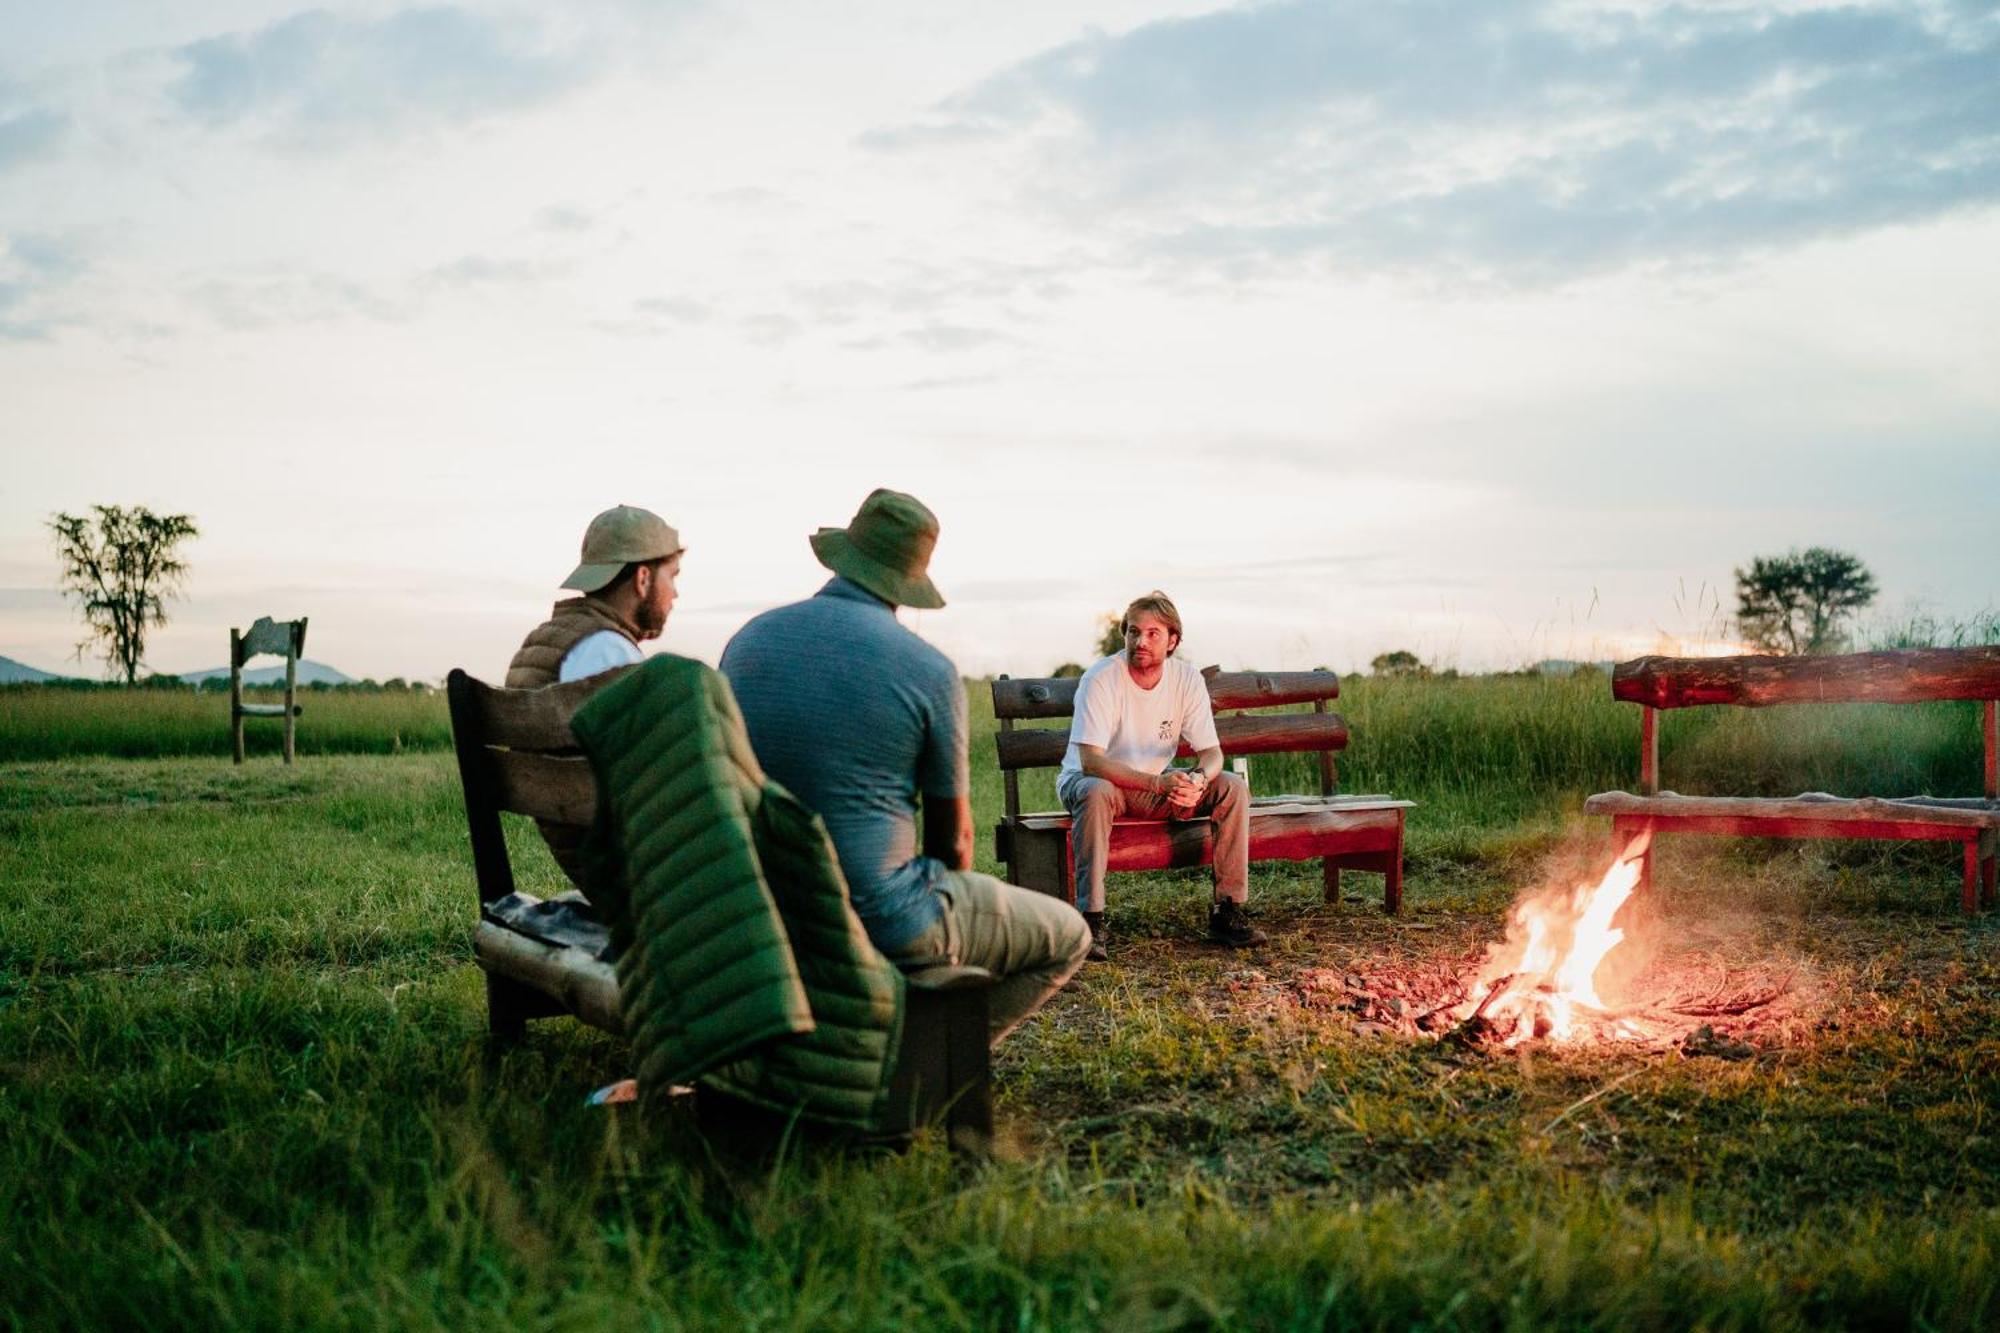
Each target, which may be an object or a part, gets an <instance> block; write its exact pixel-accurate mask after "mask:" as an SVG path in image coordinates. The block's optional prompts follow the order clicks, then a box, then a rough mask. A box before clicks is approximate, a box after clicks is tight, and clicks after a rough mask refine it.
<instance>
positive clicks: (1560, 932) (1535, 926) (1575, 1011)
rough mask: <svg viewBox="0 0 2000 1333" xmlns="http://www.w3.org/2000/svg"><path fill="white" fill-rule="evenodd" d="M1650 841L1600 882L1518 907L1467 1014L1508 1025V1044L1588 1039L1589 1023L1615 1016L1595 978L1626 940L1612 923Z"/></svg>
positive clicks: (1631, 846) (1644, 838)
mask: <svg viewBox="0 0 2000 1333" xmlns="http://www.w3.org/2000/svg"><path fill="white" fill-rule="evenodd" d="M1650 841H1651V835H1650V834H1644V833H1642V834H1640V835H1639V836H1638V837H1636V838H1634V839H1633V840H1632V841H1631V842H1630V843H1628V844H1627V845H1626V847H1625V850H1624V851H1623V852H1622V853H1621V854H1620V855H1619V857H1618V859H1617V860H1616V861H1615V862H1613V863H1612V866H1611V868H1610V869H1609V870H1607V871H1605V872H1604V877H1603V878H1602V879H1600V880H1598V882H1597V883H1595V884H1579V885H1577V886H1575V887H1574V888H1570V889H1556V890H1551V891H1549V892H1547V893H1542V894H1537V895H1536V896H1534V897H1531V898H1525V899H1523V900H1522V901H1521V902H1520V903H1518V904H1516V905H1515V907H1514V912H1513V917H1512V922H1511V926H1510V928H1509V930H1508V932H1507V940H1506V942H1505V943H1504V944H1502V945H1500V946H1498V947H1497V948H1495V949H1494V951H1493V953H1492V954H1491V955H1490V956H1489V957H1488V959H1487V961H1486V965H1485V966H1484V967H1482V968H1481V969H1480V972H1479V976H1478V979H1477V980H1476V981H1475V982H1474V984H1473V988H1472V997H1471V999H1469V1000H1468V1001H1467V1002H1466V1011H1467V1013H1468V1014H1471V1015H1479V1016H1483V1017H1485V1018H1486V1019H1487V1020H1488V1021H1489V1022H1491V1023H1492V1024H1493V1025H1494V1026H1495V1027H1496V1028H1501V1029H1505V1028H1507V1027H1508V1026H1509V1025H1510V1024H1511V1029H1512V1030H1511V1034H1510V1035H1509V1036H1508V1038H1507V1039H1506V1044H1507V1045H1509V1046H1514V1045H1518V1044H1519V1043H1521V1042H1523V1041H1526V1040H1527V1039H1528V1038H1530V1037H1547V1038H1550V1039H1551V1040H1555V1041H1568V1040H1573V1039H1575V1038H1577V1037H1579V1036H1581V1035H1584V1033H1585V1031H1586V1026H1585V1020H1587V1019H1590V1018H1597V1019H1608V1018H1610V1017H1611V1015H1610V1014H1608V1013H1607V1012H1606V1011H1607V1009H1608V1008H1609V1006H1607V1005H1606V1004H1605V1003H1604V1000H1603V999H1602V998H1601V997H1600V996H1599V995H1598V993H1597V974H1598V971H1599V969H1600V968H1602V967H1603V965H1604V960H1605V959H1606V958H1607V957H1608V956H1609V955H1610V953H1611V951H1612V950H1613V949H1616V948H1617V947H1618V946H1619V944H1621V943H1622V942H1623V941H1624V939H1625V932H1624V931H1623V930H1621V929H1619V928H1617V927H1614V926H1613V925H1612V924H1611V919H1612V918H1613V917H1614V916H1616V915H1617V914H1618V909H1619V908H1621V907H1623V906H1624V905H1625V901H1626V899H1628V898H1630V897H1631V896H1632V891H1633V890H1634V889H1635V888H1637V887H1638V885H1639V869H1640V864H1641V858H1642V857H1643V856H1644V855H1645V852H1646V848H1647V845H1648V843H1650ZM1615 1031H1616V1032H1617V1034H1618V1035H1630V1034H1629V1033H1626V1032H1625V1031H1624V1030H1623V1029H1617V1030H1615Z"/></svg>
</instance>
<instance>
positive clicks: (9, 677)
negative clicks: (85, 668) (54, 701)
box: [0, 657, 67, 685]
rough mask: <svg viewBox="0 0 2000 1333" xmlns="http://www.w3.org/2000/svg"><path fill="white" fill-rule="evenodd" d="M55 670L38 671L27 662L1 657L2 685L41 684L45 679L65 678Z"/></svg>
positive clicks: (0, 674)
mask: <svg viewBox="0 0 2000 1333" xmlns="http://www.w3.org/2000/svg"><path fill="white" fill-rule="evenodd" d="M65 679H67V677H64V676H59V675H57V674H56V673H55V672H53V671H37V670H36V669H35V668H34V667H31V666H29V665H28V664H27V663H25V662H16V661H15V660H14V659H13V658H11V657H0V685H39V684H41V683H42V682H43V681H45V680H65Z"/></svg>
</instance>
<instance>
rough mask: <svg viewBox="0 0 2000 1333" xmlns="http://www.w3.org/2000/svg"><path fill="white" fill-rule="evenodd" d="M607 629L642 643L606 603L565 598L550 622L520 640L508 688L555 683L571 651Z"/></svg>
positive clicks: (634, 628)
mask: <svg viewBox="0 0 2000 1333" xmlns="http://www.w3.org/2000/svg"><path fill="white" fill-rule="evenodd" d="M605 629H608V630H612V631H614V632H616V633H619V634H623V635H624V636H625V637H626V638H628V639H630V640H631V641H632V642H633V643H637V642H639V627H638V626H637V625H634V624H633V623H632V622H631V621H629V620H626V619H624V618H623V617H621V616H620V615H619V614H618V613H617V612H616V611H613V610H612V609H611V608H610V607H608V606H606V605H605V604H604V603H603V602H600V601H598V600H597V599H596V598H594V597H565V598H564V599H563V600H562V601H560V602H557V603H556V604H555V608H554V609H553V610H551V611H550V612H549V618H548V619H547V620H545V621H543V622H542V623H541V624H540V625H538V626H536V627H535V628H534V629H533V630H531V631H530V632H529V634H528V637H527V638H525V639H523V640H521V647H520V649H519V650H518V651H517V652H516V653H515V654H514V660H513V661H512V662H509V663H508V664H507V680H506V682H505V683H506V686H507V688H508V689H510V690H539V689H540V688H542V686H544V685H553V684H555V683H556V680H557V677H558V675H559V673H560V672H561V671H562V660H563V658H565V657H568V656H569V650H570V649H572V648H574V647H576V646H577V644H579V643H581V642H583V641H584V640H585V639H587V638H589V637H590V636H591V635H593V634H595V633H597V632H598V631H599V630H605Z"/></svg>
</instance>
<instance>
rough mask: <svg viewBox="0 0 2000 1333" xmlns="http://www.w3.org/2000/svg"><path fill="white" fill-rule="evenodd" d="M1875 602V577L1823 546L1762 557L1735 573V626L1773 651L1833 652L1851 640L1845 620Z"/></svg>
mask: <svg viewBox="0 0 2000 1333" xmlns="http://www.w3.org/2000/svg"><path fill="white" fill-rule="evenodd" d="M1874 600H1875V576H1874V575H1873V574H1870V573H1869V572H1868V566H1866V565H1864V564H1862V563H1861V561H1860V559H1859V558H1857V557H1855V556H1851V555H1849V554H1847V553H1846V552H1845V551H1830V550H1828V549H1827V548H1825V547H1824V546H1814V547H1810V548H1808V549H1806V550H1803V551H1800V550H1796V549H1794V550H1791V551H1788V552H1786V553H1785V554H1784V555H1779V556H1769V557H1766V556H1757V557H1755V558H1753V559H1752V560H1751V561H1750V568H1748V569H1738V570H1737V571H1736V627H1737V629H1738V631H1739V632H1740V633H1741V634H1742V635H1743V637H1744V639H1745V640H1747V641H1748V642H1750V643H1753V644H1755V645H1757V646H1758V647H1759V648H1761V649H1763V650H1764V651H1765V652H1769V653H1795V654H1796V653H1829V652H1834V651H1836V650H1838V649H1839V648H1840V647H1841V645H1842V644H1844V643H1845V642H1846V637H1847V636H1846V633H1845V631H1844V630H1843V629H1842V628H1841V622H1842V621H1844V620H1846V619H1847V617H1848V616H1850V615H1852V614H1853V613H1854V612H1856V611H1858V610H1860V609H1861V608H1862V607H1864V606H1867V605H1868V604H1869V603H1870V602H1873V601H1874Z"/></svg>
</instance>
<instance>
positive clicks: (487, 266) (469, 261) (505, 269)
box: [420, 255, 568, 291]
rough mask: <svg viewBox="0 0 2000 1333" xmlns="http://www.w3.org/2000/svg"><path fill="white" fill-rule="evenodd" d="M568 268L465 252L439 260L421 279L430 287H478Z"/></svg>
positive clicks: (543, 277)
mask: <svg viewBox="0 0 2000 1333" xmlns="http://www.w3.org/2000/svg"><path fill="white" fill-rule="evenodd" d="M567 268H568V266H567V265H564V264H553V263H545V262H543V261H540V260H534V259H495V258H493V257H491V256H489V255H464V256H461V257H460V258H458V259H454V260H452V261H451V262H450V263H448V264H439V265H437V266H436V267H435V268H432V269H430V270H428V271H427V272H425V273H424V275H423V277H422V279H421V280H420V281H421V282H422V284H423V285H425V286H428V287H442V288H449V289H452V290H456V291H465V290H469V289H471V288H475V287H520V286H525V285H529V284H532V283H537V282H545V281H547V280H548V279H549V278H551V277H555V276H557V275H559V274H561V273H562V272H564V271H566V269H567Z"/></svg>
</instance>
